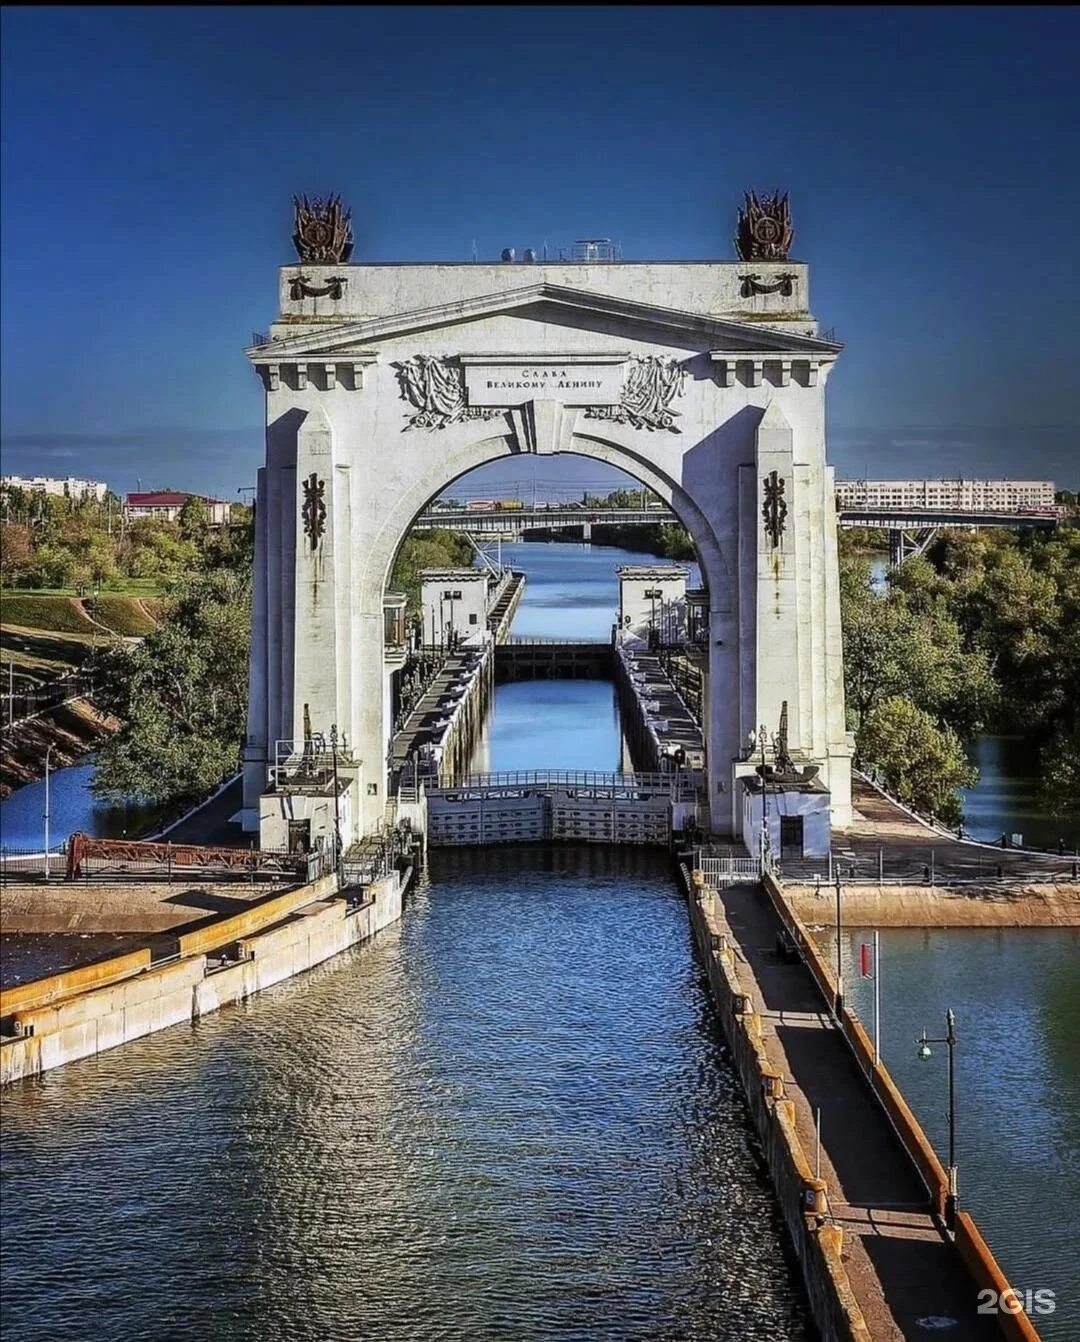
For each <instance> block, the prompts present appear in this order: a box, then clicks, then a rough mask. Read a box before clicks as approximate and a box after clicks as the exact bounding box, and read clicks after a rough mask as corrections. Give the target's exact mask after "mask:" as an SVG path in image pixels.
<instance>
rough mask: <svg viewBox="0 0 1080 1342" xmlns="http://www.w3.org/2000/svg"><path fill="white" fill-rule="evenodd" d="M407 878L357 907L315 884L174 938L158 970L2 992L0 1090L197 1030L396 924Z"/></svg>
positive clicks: (120, 965) (121, 970)
mask: <svg viewBox="0 0 1080 1342" xmlns="http://www.w3.org/2000/svg"><path fill="white" fill-rule="evenodd" d="M410 877H411V869H408V870H407V871H406V872H397V871H394V872H391V873H389V875H387V876H385V877H383V878H382V879H381V880H379V881H377V882H375V883H374V884H373V885H372V886H371V887H370V888H369V889H368V890H367V891H365V897H364V899H363V902H362V903H360V904H358V905H356V906H352V905H350V902H349V900H348V899H347V897H346V896H345V895H341V894H338V893H337V877H336V876H334V875H332V876H325V877H321V878H320V879H319V880H317V881H313V882H312V883H311V884H310V885H306V886H302V887H300V888H299V889H296V890H291V891H288V892H286V893H285V894H283V895H277V896H274V897H272V898H271V899H269V900H267V901H265V902H264V903H262V904H260V905H259V906H257V907H255V908H251V909H246V910H244V911H242V912H241V913H239V914H230V915H229V916H227V917H225V918H221V919H218V920H216V921H215V922H214V923H211V924H209V925H207V926H205V927H202V928H198V929H196V930H195V931H192V932H190V933H187V934H185V935H183V936H181V938H180V954H179V956H178V958H177V959H175V960H172V961H170V962H169V963H167V964H158V965H148V963H147V962H148V961H149V957H150V953H149V951H140V952H135V953H133V954H128V955H124V956H119V957H114V958H113V959H112V960H109V961H101V962H99V963H98V964H95V965H87V966H84V967H83V968H81V969H79V970H73V971H67V972H66V973H63V974H56V975H52V976H50V977H49V978H47V979H40V980H37V981H36V982H34V983H26V984H20V985H18V986H17V987H15V988H11V989H5V990H4V991H3V992H2V993H0V1028H2V1030H3V1035H2V1039H0V1084H4V1083H7V1082H9V1081H17V1080H19V1079H20V1078H23V1077H29V1076H36V1075H38V1074H39V1073H41V1072H45V1071H48V1070H49V1069H50V1068H53V1067H59V1066H62V1065H63V1064H64V1063H67V1062H74V1061H75V1060H76V1059H78V1058H86V1057H90V1056H92V1055H93V1054H95V1053H102V1052H104V1051H105V1050H106V1049H109V1048H115V1047H116V1046H117V1045H119V1044H124V1043H128V1042H129V1041H130V1040H133V1039H139V1038H142V1037H143V1036H144V1035H148V1034H153V1033H154V1032H156V1031H157V1030H164V1029H166V1028H168V1027H169V1026H170V1025H179V1024H183V1023H185V1022H191V1021H196V1020H198V1019H199V1017H200V1016H204V1015H206V1014H207V1013H208V1012H211V1011H216V1010H218V1008H219V1007H222V1006H226V1005H227V1004H229V1003H231V1002H242V1001H244V1000H246V999H247V998H248V997H252V996H254V994H255V993H258V992H261V991H262V990H263V989H264V988H269V987H270V986H271V985H273V984H275V983H280V982H281V981H282V980H284V979H287V978H291V977H292V976H293V975H294V974H299V973H302V972H303V971H304V970H305V969H310V968H311V967H312V966H314V965H317V964H320V963H321V962H322V961H324V960H327V959H329V958H330V957H331V956H333V955H337V954H338V953H339V952H340V951H343V950H346V949H347V948H348V947H350V946H355V945H357V944H359V943H360V942H363V941H367V940H368V939H369V938H371V937H373V936H374V935H375V933H376V932H378V931H379V930H380V929H381V928H383V927H386V926H387V925H388V924H390V923H393V922H396V921H397V919H399V918H400V917H401V907H402V899H403V896H404V893H405V890H406V888H407V886H408V883H409V879H410Z"/></svg>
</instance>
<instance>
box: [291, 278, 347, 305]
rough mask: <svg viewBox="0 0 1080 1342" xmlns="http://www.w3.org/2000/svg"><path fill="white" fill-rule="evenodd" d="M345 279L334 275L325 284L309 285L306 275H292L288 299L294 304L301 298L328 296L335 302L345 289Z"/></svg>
mask: <svg viewBox="0 0 1080 1342" xmlns="http://www.w3.org/2000/svg"><path fill="white" fill-rule="evenodd" d="M345 284H346V281H345V277H344V276H343V275H335V276H333V277H332V278H331V279H328V280H327V281H326V283H325V284H309V283H308V277H307V276H306V275H294V276H293V277H292V279H291V280H290V281H289V297H290V298H291V299H292V301H293V302H294V303H298V302H299V301H300V299H301V298H326V297H327V296H328V295H329V297H330V298H332V299H334V301H335V302H336V301H337V300H338V299H339V298H340V297H341V295H342V292H343V290H344V288H345Z"/></svg>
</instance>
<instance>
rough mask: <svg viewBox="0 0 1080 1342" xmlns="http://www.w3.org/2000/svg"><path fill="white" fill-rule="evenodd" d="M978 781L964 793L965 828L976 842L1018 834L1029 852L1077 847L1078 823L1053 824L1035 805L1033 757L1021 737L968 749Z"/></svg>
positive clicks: (986, 739) (986, 740)
mask: <svg viewBox="0 0 1080 1342" xmlns="http://www.w3.org/2000/svg"><path fill="white" fill-rule="evenodd" d="M971 756H972V759H973V760H974V762H975V764H976V765H977V766H978V769H979V781H978V783H977V784H976V786H975V787H973V788H968V789H966V790H965V791H964V827H965V829H966V830H967V832H968V833H969V834H970V835H971V836H972V837H973V838H976V839H985V840H987V841H988V842H990V843H996V842H997V840H998V839H1000V837H1001V835H1002V833H1003V832H1004V833H1006V834H1010V835H1012V834H1014V833H1016V834H1020V835H1021V836H1022V838H1023V842H1024V843H1025V844H1027V845H1028V846H1030V847H1036V848H1053V847H1055V846H1056V845H1057V842H1058V840H1059V839H1062V840H1064V842H1065V845H1066V847H1067V848H1068V849H1069V850H1070V851H1075V850H1076V849H1077V848H1078V847H1080V823H1078V822H1077V821H1075V820H1072V821H1069V820H1055V819H1054V818H1053V817H1052V816H1049V815H1047V814H1046V811H1045V809H1044V808H1043V806H1042V805H1041V804H1040V802H1039V776H1038V772H1037V766H1038V756H1037V755H1036V752H1035V751H1034V750H1033V749H1032V747H1031V745H1030V744H1029V743H1028V742H1027V741H1025V740H1024V738H1023V737H1020V736H980V737H979V738H978V740H977V741H975V742H974V743H973V745H972V747H971Z"/></svg>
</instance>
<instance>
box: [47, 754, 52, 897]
mask: <svg viewBox="0 0 1080 1342" xmlns="http://www.w3.org/2000/svg"><path fill="white" fill-rule="evenodd" d="M52 753H53V748H52V746H49V748H48V749H47V750H46V751H45V879H46V880H48V879H49V756H50V755H51V754H52Z"/></svg>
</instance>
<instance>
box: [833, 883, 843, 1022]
mask: <svg viewBox="0 0 1080 1342" xmlns="http://www.w3.org/2000/svg"><path fill="white" fill-rule="evenodd" d="M841 930H842V929H841V925H840V868H839V867H837V869H836V998H835V1000H834V1002H833V1010H834V1012H835V1013H836V1016H837V1018H839V1016H840V1012H841V1011H842V1010H843V1007H844V972H843V971H844V959H843V956H844V948H843V945H842V944H841V941H840V933H841Z"/></svg>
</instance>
